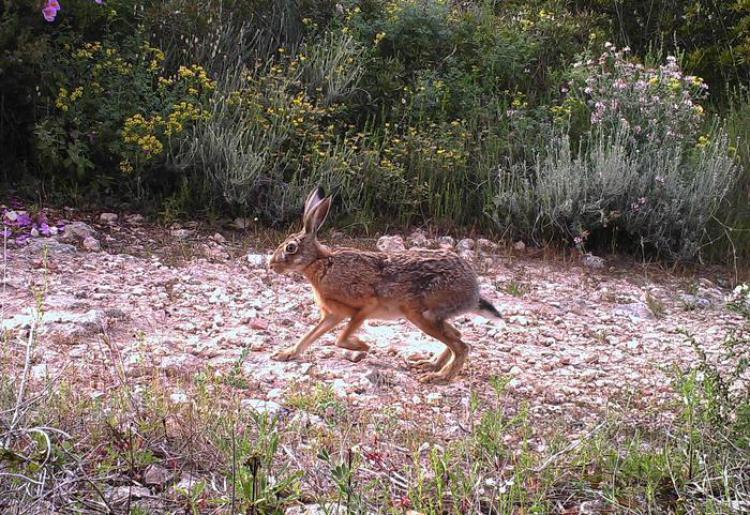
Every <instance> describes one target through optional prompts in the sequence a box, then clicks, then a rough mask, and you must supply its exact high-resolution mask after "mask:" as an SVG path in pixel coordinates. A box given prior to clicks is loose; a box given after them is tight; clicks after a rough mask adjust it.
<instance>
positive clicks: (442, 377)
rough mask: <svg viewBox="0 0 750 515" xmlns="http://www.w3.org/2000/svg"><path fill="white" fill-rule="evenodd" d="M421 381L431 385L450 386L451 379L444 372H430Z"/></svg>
mask: <svg viewBox="0 0 750 515" xmlns="http://www.w3.org/2000/svg"><path fill="white" fill-rule="evenodd" d="M419 380H420V381H422V382H423V383H430V384H448V383H450V381H451V377H450V376H449V375H448V374H445V373H442V372H430V373H428V374H424V375H422V376H421V377H420V378H419Z"/></svg>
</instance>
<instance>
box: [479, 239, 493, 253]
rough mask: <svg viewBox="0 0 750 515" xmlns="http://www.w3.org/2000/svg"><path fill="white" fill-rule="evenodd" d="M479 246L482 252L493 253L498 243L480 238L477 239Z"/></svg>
mask: <svg viewBox="0 0 750 515" xmlns="http://www.w3.org/2000/svg"><path fill="white" fill-rule="evenodd" d="M477 248H478V249H479V251H480V252H484V253H487V254H492V253H493V252H495V251H497V243H495V242H493V241H490V240H488V239H485V238H479V239H478V240H477Z"/></svg>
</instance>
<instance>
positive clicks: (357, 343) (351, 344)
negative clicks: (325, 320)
mask: <svg viewBox="0 0 750 515" xmlns="http://www.w3.org/2000/svg"><path fill="white" fill-rule="evenodd" d="M372 311H373V309H372V308H369V309H368V308H363V309H360V310H359V311H357V313H355V314H354V316H353V317H352V318H351V320H349V323H348V324H346V327H345V328H344V330H343V331H341V334H340V335H339V337H338V338H337V339H336V346H337V347H341V348H342V349H348V350H355V351H364V352H367V351H369V350H370V346H369V345H367V344H366V343H365V342H363V341H362V340H360V339H359V338H357V337H356V336H354V333H355V332H357V330H358V329H359V328H360V327H361V326H362V324H363V323H364V321H365V320H367V317H368V316H369V315H370V314H371V313H372Z"/></svg>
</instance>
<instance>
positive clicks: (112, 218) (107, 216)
mask: <svg viewBox="0 0 750 515" xmlns="http://www.w3.org/2000/svg"><path fill="white" fill-rule="evenodd" d="M117 218H118V216H117V213H102V214H100V215H99V220H100V221H101V222H104V223H105V224H113V223H115V222H116V221H117Z"/></svg>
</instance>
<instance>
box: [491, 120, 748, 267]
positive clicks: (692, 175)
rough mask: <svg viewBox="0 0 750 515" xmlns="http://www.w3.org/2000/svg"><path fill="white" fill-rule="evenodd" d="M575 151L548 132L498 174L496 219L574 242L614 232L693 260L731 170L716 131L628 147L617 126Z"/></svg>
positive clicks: (726, 148)
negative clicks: (696, 140) (687, 140)
mask: <svg viewBox="0 0 750 515" xmlns="http://www.w3.org/2000/svg"><path fill="white" fill-rule="evenodd" d="M580 148H581V150H580V151H579V152H575V151H574V150H573V149H572V146H571V141H570V140H569V138H568V136H567V135H565V134H560V133H557V134H553V135H552V136H551V137H550V139H549V143H548V145H547V148H546V149H542V150H540V151H539V152H538V153H537V154H536V159H535V160H534V161H533V162H531V163H522V164H516V165H511V166H509V167H508V168H507V169H506V170H505V171H504V172H502V173H500V175H499V178H498V180H497V184H496V187H497V189H498V191H497V193H496V195H495V196H494V199H493V206H492V208H493V212H492V215H493V217H494V219H495V221H496V223H497V224H498V225H500V226H503V227H510V228H512V229H514V230H515V231H516V232H519V233H522V234H527V235H531V236H532V237H533V238H535V239H537V240H541V239H544V238H547V237H550V236H553V235H557V236H559V235H563V236H565V237H568V238H570V239H574V240H576V241H577V242H578V243H584V242H585V240H586V238H587V237H588V236H589V235H590V234H592V233H595V232H597V231H598V232H601V231H621V232H624V233H625V234H627V235H628V236H629V237H630V238H631V239H634V240H635V241H639V242H640V243H641V244H642V245H643V246H644V247H645V248H651V249H655V250H657V251H658V252H659V253H660V254H662V255H664V256H666V257H669V258H673V259H694V258H696V257H699V255H700V251H701V248H702V247H703V246H704V245H705V244H706V243H707V241H708V232H707V227H708V225H709V223H710V222H711V221H712V218H713V217H714V215H715V214H716V212H717V210H718V209H719V207H720V205H721V203H722V201H723V200H724V198H725V197H726V195H727V192H728V191H729V190H730V188H731V187H732V185H733V184H734V183H735V181H736V180H737V177H738V173H739V170H738V167H737V165H736V163H735V161H734V159H733V158H732V157H731V155H730V150H729V145H728V141H727V136H726V134H725V132H724V131H723V130H722V129H720V128H715V129H714V130H713V131H712V134H711V136H710V138H707V139H704V140H702V144H700V145H699V146H695V147H687V146H685V145H682V144H680V143H679V142H674V141H661V142H659V143H653V144H647V143H638V144H635V143H633V139H632V138H631V135H630V133H629V130H628V128H627V127H622V126H621V127H618V128H617V129H616V130H615V131H614V132H613V133H611V134H610V135H607V134H605V133H603V132H597V133H592V134H591V135H590V140H589V141H588V144H587V145H582V146H581V147H580Z"/></svg>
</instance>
